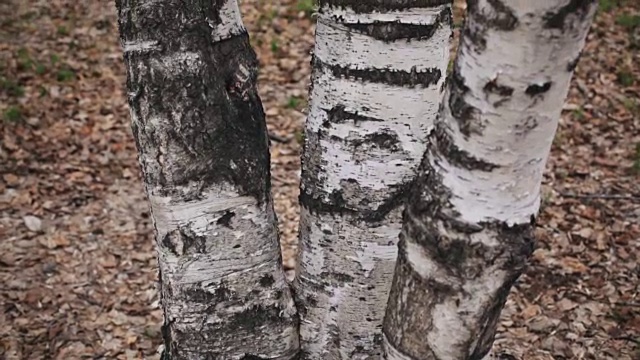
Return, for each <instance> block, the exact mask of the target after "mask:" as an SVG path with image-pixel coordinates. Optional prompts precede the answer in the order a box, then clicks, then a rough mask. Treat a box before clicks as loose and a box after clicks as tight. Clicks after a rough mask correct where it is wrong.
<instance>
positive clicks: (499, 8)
mask: <svg viewBox="0 0 640 360" xmlns="http://www.w3.org/2000/svg"><path fill="white" fill-rule="evenodd" d="M478 2H479V0H467V17H468V18H469V19H470V21H469V22H467V23H466V24H465V30H464V33H465V39H466V40H469V41H471V43H472V44H473V45H475V48H476V51H484V50H485V49H486V47H487V40H486V32H487V29H496V30H501V31H512V30H514V29H515V28H516V27H517V26H518V18H517V17H516V16H515V14H514V12H513V10H512V9H511V8H510V7H508V6H507V5H505V4H504V2H503V1H502V0H487V3H488V4H489V5H490V8H491V9H490V10H489V11H488V12H487V11H484V9H480V5H479V4H478Z"/></svg>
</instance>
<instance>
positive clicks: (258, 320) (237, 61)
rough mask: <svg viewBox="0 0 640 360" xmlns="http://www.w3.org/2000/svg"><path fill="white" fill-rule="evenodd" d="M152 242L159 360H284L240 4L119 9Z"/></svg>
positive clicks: (288, 328) (159, 3) (285, 330)
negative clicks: (160, 322)
mask: <svg viewBox="0 0 640 360" xmlns="http://www.w3.org/2000/svg"><path fill="white" fill-rule="evenodd" d="M116 6H117V8H118V16H119V26H120V33H121V37H122V46H123V50H124V58H125V64H126V67H127V74H128V79H127V88H128V91H129V105H130V107H131V117H132V122H133V125H132V128H133V134H134V136H135V139H136V142H137V147H138V151H139V161H140V164H141V167H142V170H143V174H144V181H145V185H146V191H147V195H148V198H149V202H150V204H151V213H152V217H153V220H154V225H155V230H156V242H157V250H158V261H159V266H160V285H161V295H162V306H163V309H164V317H165V323H164V326H163V331H162V332H163V336H164V341H165V351H164V355H163V359H173V360H182V359H185V360H186V359H198V360H200V359H216V360H225V359H291V358H294V357H295V356H297V350H298V333H297V325H298V321H297V315H296V311H295V308H294V302H293V299H292V297H291V294H290V292H289V289H288V285H287V283H286V280H285V276H284V272H283V269H282V265H281V256H280V247H279V244H278V232H277V228H276V217H275V214H274V211H273V206H272V199H271V195H270V180H269V151H268V140H267V133H266V125H265V121H264V113H263V110H262V105H261V103H260V99H259V97H258V95H257V92H256V78H257V60H256V56H255V54H254V52H253V50H252V49H251V47H250V45H249V39H248V35H247V32H246V30H245V28H244V26H243V24H242V21H241V18H240V13H239V9H238V6H237V3H236V1H235V0H226V1H225V0H220V1H211V0H209V1H195V0H187V1H185V0H154V1H137V0H116Z"/></svg>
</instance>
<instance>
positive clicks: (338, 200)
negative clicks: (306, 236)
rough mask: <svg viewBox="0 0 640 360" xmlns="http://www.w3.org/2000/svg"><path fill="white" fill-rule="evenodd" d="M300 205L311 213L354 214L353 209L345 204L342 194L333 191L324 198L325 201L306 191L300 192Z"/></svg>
mask: <svg viewBox="0 0 640 360" xmlns="http://www.w3.org/2000/svg"><path fill="white" fill-rule="evenodd" d="M299 200H300V204H301V205H303V206H304V207H306V208H307V209H308V210H309V211H310V212H311V213H316V214H331V215H344V214H356V211H355V210H354V209H350V208H348V206H347V202H346V201H345V200H344V197H343V196H342V192H341V191H338V190H334V191H333V192H331V194H328V196H326V199H322V198H316V197H313V196H312V195H311V194H308V193H307V192H306V191H301V192H300V196H299Z"/></svg>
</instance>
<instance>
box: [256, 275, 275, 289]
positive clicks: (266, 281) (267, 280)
mask: <svg viewBox="0 0 640 360" xmlns="http://www.w3.org/2000/svg"><path fill="white" fill-rule="evenodd" d="M275 282H276V280H275V279H274V278H273V276H272V275H270V274H265V275H264V276H262V277H261V278H260V286H262V287H267V288H268V287H270V286H271V285H273V284H274V283H275Z"/></svg>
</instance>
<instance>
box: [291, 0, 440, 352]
mask: <svg viewBox="0 0 640 360" xmlns="http://www.w3.org/2000/svg"><path fill="white" fill-rule="evenodd" d="M450 2H451V1H450V0H439V1H433V0H431V1H427V0H411V1H401V0H396V1H387V0H368V1H361V0H326V1H320V4H319V5H320V8H319V14H318V22H317V28H316V46H315V51H314V59H313V75H312V89H311V91H310V114H309V117H308V120H307V123H306V129H305V131H306V132H305V134H306V141H305V148H304V153H303V168H302V184H301V195H300V202H301V215H300V217H301V220H300V246H301V251H300V255H299V259H298V269H297V278H296V281H295V288H296V303H297V305H298V310H299V312H300V315H301V324H300V334H301V346H302V356H301V357H302V358H303V359H322V360H332V359H356V360H357V359H379V358H380V355H381V353H382V348H381V342H382V319H383V316H384V309H385V305H386V301H387V298H388V294H389V289H390V286H391V280H392V277H393V269H394V266H395V260H396V256H397V238H398V234H399V232H400V229H401V215H402V208H401V207H402V205H403V203H404V200H405V197H406V194H407V191H408V189H409V184H410V182H411V180H413V178H414V176H415V171H416V169H417V166H418V164H419V162H420V159H421V157H422V155H423V153H424V151H425V149H426V137H427V135H428V133H429V131H430V130H431V129H432V127H433V120H434V119H435V117H436V115H437V109H438V106H439V103H440V100H441V98H442V94H443V84H444V77H445V74H446V68H447V64H448V58H449V46H448V44H449V38H450V36H451V8H450V6H451V4H450Z"/></svg>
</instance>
